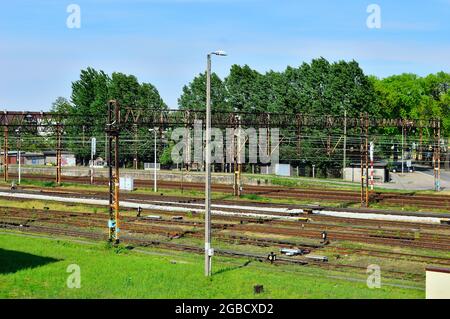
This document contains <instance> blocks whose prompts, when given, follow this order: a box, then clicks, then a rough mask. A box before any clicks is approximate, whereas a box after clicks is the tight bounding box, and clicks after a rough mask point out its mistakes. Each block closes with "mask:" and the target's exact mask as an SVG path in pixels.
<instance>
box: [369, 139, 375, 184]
mask: <svg viewBox="0 0 450 319" xmlns="http://www.w3.org/2000/svg"><path fill="white" fill-rule="evenodd" d="M374 151H375V144H374V143H373V141H372V142H370V190H372V191H373V186H374V185H373V184H374V180H373V153H374Z"/></svg>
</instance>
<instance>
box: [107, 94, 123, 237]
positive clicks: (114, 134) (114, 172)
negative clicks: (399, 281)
mask: <svg viewBox="0 0 450 319" xmlns="http://www.w3.org/2000/svg"><path fill="white" fill-rule="evenodd" d="M119 125H120V114H119V105H118V104H117V102H116V101H115V100H112V101H109V102H108V123H107V127H106V132H107V134H108V135H107V136H108V145H107V146H108V152H107V153H108V154H107V155H108V170H109V222H108V228H109V241H110V242H114V243H115V244H118V243H119V230H120V229H119V218H120V216H119V132H120V131H119ZM113 144H114V149H113Z"/></svg>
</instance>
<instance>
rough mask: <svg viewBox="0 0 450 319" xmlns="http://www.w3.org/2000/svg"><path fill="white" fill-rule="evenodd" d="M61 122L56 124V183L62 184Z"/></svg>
mask: <svg viewBox="0 0 450 319" xmlns="http://www.w3.org/2000/svg"><path fill="white" fill-rule="evenodd" d="M61 164H62V163H61V124H60V123H58V124H57V126H56V184H57V185H58V186H59V185H61Z"/></svg>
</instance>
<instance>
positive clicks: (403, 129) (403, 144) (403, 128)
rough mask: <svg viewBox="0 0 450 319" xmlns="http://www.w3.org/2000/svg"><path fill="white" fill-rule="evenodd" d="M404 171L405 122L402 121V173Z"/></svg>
mask: <svg viewBox="0 0 450 319" xmlns="http://www.w3.org/2000/svg"><path fill="white" fill-rule="evenodd" d="M404 172H405V124H404V123H403V121H402V175H403V174H404Z"/></svg>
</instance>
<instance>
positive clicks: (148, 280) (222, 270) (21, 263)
mask: <svg viewBox="0 0 450 319" xmlns="http://www.w3.org/2000/svg"><path fill="white" fill-rule="evenodd" d="M71 264H77V265H79V266H80V269H81V288H79V289H77V288H72V289H69V288H68V287H67V285H66V281H67V278H68V276H69V275H70V273H67V272H66V270H67V267H68V266H69V265H71ZM214 269H215V271H214V275H213V277H212V278H211V279H207V278H205V277H204V275H203V256H201V255H195V254H187V253H182V252H173V251H162V250H154V249H153V250H145V249H142V250H140V251H137V249H134V250H127V249H124V248H123V247H121V248H112V247H108V246H106V244H104V243H94V242H89V243H86V242H83V243H82V242H76V241H70V240H66V239H64V240H55V239H48V238H42V237H30V236H28V235H27V236H24V235H21V234H16V233H9V232H2V233H0V283H1V284H0V297H1V298H423V297H424V292H423V291H421V290H415V289H405V288H399V287H390V286H386V285H383V286H382V287H381V288H380V289H369V288H368V287H367V286H366V284H365V282H364V280H362V282H357V281H353V282H352V281H348V280H342V279H339V278H330V277H329V272H327V271H326V270H322V269H309V268H304V267H295V268H289V267H286V268H285V267H283V266H272V265H269V264H261V263H259V262H256V261H250V262H249V261H248V260H246V259H230V258H222V257H215V258H214ZM294 269H295V270H294ZM256 284H262V285H264V293H262V294H261V295H254V293H253V286H254V285H256Z"/></svg>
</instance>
